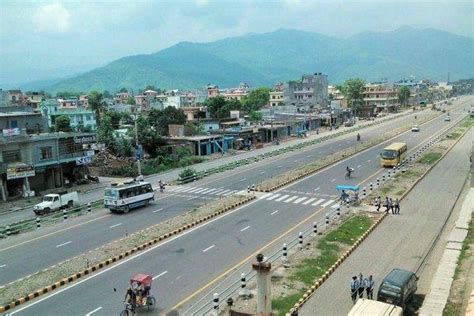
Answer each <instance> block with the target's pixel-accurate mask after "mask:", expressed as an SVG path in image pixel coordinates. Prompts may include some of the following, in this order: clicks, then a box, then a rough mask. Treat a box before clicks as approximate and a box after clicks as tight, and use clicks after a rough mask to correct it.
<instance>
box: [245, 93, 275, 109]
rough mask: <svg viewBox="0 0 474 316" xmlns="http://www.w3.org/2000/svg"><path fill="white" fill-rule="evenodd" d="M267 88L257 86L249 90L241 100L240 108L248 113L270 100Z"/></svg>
mask: <svg viewBox="0 0 474 316" xmlns="http://www.w3.org/2000/svg"><path fill="white" fill-rule="evenodd" d="M270 91H271V89H269V88H258V89H255V90H252V91H250V93H249V94H248V95H247V96H246V97H245V98H244V99H243V100H242V109H243V110H244V111H245V112H247V113H250V112H252V111H258V110H260V109H261V108H262V107H263V106H265V105H267V104H268V102H269V101H270Z"/></svg>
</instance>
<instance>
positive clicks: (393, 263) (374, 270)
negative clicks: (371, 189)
mask: <svg viewBox="0 0 474 316" xmlns="http://www.w3.org/2000/svg"><path fill="white" fill-rule="evenodd" d="M471 149H472V133H470V132H468V133H467V134H466V135H465V136H464V137H463V139H462V140H461V141H460V142H459V143H458V144H457V146H456V147H454V148H453V150H452V151H451V152H450V153H448V155H446V157H445V158H444V159H443V160H442V161H441V162H440V163H439V164H438V165H437V166H436V167H435V168H434V169H433V170H432V171H431V172H430V173H429V174H428V175H427V176H426V177H425V178H424V179H423V180H422V181H421V182H420V183H419V184H418V185H417V186H416V187H415V188H414V189H413V191H411V192H410V193H409V195H408V196H407V198H406V199H404V200H403V201H402V203H401V211H400V213H401V215H399V216H395V215H393V216H392V215H391V216H389V217H387V218H386V219H385V220H384V221H383V222H382V223H381V224H380V225H379V226H378V227H377V228H376V229H375V230H374V232H372V234H371V235H370V236H369V237H368V238H367V239H366V240H365V241H364V242H363V243H362V244H361V245H360V246H359V247H358V248H357V250H356V251H355V252H354V253H352V254H351V256H350V257H349V258H348V259H347V260H346V261H345V262H344V263H343V264H342V265H341V266H340V267H339V268H338V269H337V270H336V272H335V273H334V274H333V275H331V277H330V278H329V279H328V280H327V281H326V282H325V283H324V284H323V285H322V286H321V287H320V288H319V289H318V290H317V291H316V293H315V295H314V296H313V297H312V298H311V300H310V301H308V302H307V303H306V304H305V305H303V308H302V309H301V310H300V315H308V316H310V315H347V313H348V312H349V310H350V309H351V308H352V306H353V304H352V300H351V297H350V294H349V293H350V290H349V284H350V280H351V277H352V276H353V275H358V274H359V273H362V274H363V275H365V276H368V275H369V274H372V275H373V276H374V278H375V282H376V288H375V291H374V298H376V293H377V290H378V286H379V285H380V282H381V281H382V279H383V278H384V277H385V275H387V274H388V273H389V272H390V271H391V270H392V269H394V268H402V269H406V270H409V271H413V272H417V269H418V267H419V266H420V265H421V263H422V260H423V258H424V257H425V255H426V254H427V252H428V250H429V248H430V247H431V244H432V242H433V241H434V240H435V238H436V235H437V234H438V233H439V231H440V229H441V227H442V225H443V223H444V222H445V220H446V218H447V217H448V215H449V212H450V210H451V208H452V207H453V205H454V204H455V202H456V198H457V195H458V194H459V192H460V191H461V190H462V188H463V184H464V182H465V180H466V177H467V175H468V173H469V154H470V151H471ZM422 277H423V276H422ZM421 282H427V283H428V284H429V282H430V280H422V279H420V280H419V281H418V283H419V284H420V283H421ZM418 287H419V288H420V285H419V286H418Z"/></svg>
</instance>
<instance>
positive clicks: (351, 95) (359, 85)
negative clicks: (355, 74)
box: [341, 78, 365, 114]
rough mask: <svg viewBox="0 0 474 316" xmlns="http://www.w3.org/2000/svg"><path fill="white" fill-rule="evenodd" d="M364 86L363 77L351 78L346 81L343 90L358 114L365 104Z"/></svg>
mask: <svg viewBox="0 0 474 316" xmlns="http://www.w3.org/2000/svg"><path fill="white" fill-rule="evenodd" d="M364 86H365V82H364V80H363V79H360V78H356V79H349V80H347V81H346V82H345V83H344V87H343V89H342V91H341V92H342V93H343V94H344V96H345V97H346V98H347V101H348V103H349V106H350V107H351V108H352V109H353V110H354V112H355V113H356V114H357V112H358V111H359V109H360V108H361V107H362V105H363V104H364V96H363V92H364Z"/></svg>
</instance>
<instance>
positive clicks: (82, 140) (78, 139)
mask: <svg viewBox="0 0 474 316" xmlns="http://www.w3.org/2000/svg"><path fill="white" fill-rule="evenodd" d="M96 141H97V137H96V136H95V135H88V136H75V137H74V143H76V144H90V143H95V142H96Z"/></svg>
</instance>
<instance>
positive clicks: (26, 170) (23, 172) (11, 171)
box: [7, 166, 35, 180]
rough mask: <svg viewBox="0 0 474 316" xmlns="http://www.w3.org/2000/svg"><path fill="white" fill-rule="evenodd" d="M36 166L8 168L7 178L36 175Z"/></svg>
mask: <svg viewBox="0 0 474 316" xmlns="http://www.w3.org/2000/svg"><path fill="white" fill-rule="evenodd" d="M34 176H35V168H33V166H16V167H9V168H7V180H13V179H20V178H26V177H34Z"/></svg>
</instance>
